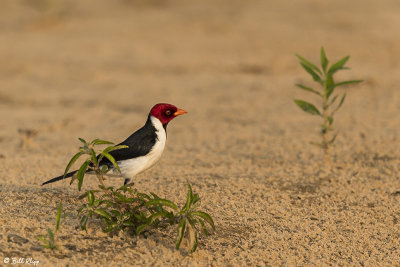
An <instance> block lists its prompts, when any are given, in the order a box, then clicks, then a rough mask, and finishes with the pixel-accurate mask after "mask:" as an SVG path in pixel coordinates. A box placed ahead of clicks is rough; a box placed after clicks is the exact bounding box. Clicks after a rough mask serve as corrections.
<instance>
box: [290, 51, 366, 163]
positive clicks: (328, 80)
mask: <svg viewBox="0 0 400 267" xmlns="http://www.w3.org/2000/svg"><path fill="white" fill-rule="evenodd" d="M297 57H298V58H299V60H300V65H301V66H302V67H303V69H304V70H305V71H306V72H307V73H308V74H310V75H311V77H312V78H313V80H314V81H315V82H317V83H318V84H319V85H320V86H319V89H318V90H317V89H314V88H312V87H308V86H305V85H303V84H296V86H297V87H299V88H301V89H303V90H305V91H308V92H311V93H313V94H316V95H318V96H319V97H320V98H321V102H322V103H321V104H322V106H321V108H320V109H318V108H317V107H315V106H314V105H313V104H311V103H309V102H306V101H304V100H299V99H295V100H294V102H295V103H296V104H297V105H298V106H299V107H300V108H301V109H302V110H303V111H305V112H307V113H309V114H311V115H317V116H320V117H321V118H322V121H323V122H322V124H321V136H322V142H312V144H314V145H317V146H319V147H321V148H322V149H323V150H324V152H325V157H327V156H328V155H329V148H330V147H331V146H332V145H333V143H334V142H335V139H336V136H337V133H335V134H333V136H331V135H330V132H332V131H333V130H334V129H333V127H332V124H333V117H334V115H335V113H336V112H337V111H338V110H339V109H340V107H341V106H342V105H343V103H344V100H345V98H346V93H343V94H342V95H341V97H340V100H339V102H338V103H336V100H337V99H338V98H339V94H334V92H335V89H336V88H337V87H340V86H343V85H349V84H355V83H360V82H362V80H348V81H342V82H335V80H334V77H333V76H334V74H335V73H336V72H337V71H339V70H346V69H349V68H348V67H345V64H346V62H347V61H348V60H349V58H350V56H346V57H344V58H342V59H341V60H339V61H337V62H336V63H334V64H332V65H331V66H329V67H328V64H329V61H328V58H327V57H326V54H325V50H324V48H323V47H321V68H318V67H317V66H315V65H314V64H312V63H310V62H309V61H308V60H306V59H305V58H303V57H302V56H300V55H297Z"/></svg>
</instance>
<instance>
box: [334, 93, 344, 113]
mask: <svg viewBox="0 0 400 267" xmlns="http://www.w3.org/2000/svg"><path fill="white" fill-rule="evenodd" d="M345 99H346V93H344V94H343V96H342V98H341V99H340V102H339V105H338V106H337V107H336V108H335V110H333V111H332V115H331V116H333V114H335V113H336V111H338V109H339V108H340V107H341V106H342V105H343V102H344V100H345Z"/></svg>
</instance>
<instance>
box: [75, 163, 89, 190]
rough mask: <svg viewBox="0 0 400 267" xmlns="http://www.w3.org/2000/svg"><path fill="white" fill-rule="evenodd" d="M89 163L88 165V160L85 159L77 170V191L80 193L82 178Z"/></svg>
mask: <svg viewBox="0 0 400 267" xmlns="http://www.w3.org/2000/svg"><path fill="white" fill-rule="evenodd" d="M89 163H90V159H87V160H86V161H85V162H84V163H83V164H82V166H81V167H80V168H79V170H78V174H77V179H78V190H79V191H81V188H82V183H83V177H84V176H85V172H86V170H87V168H88V167H89Z"/></svg>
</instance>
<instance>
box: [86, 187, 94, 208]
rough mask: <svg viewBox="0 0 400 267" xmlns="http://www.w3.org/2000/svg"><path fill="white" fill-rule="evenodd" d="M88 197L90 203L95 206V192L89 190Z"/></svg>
mask: <svg viewBox="0 0 400 267" xmlns="http://www.w3.org/2000/svg"><path fill="white" fill-rule="evenodd" d="M87 197H88V202H89V205H90V206H93V203H94V194H93V192H92V191H89V192H88V194H87Z"/></svg>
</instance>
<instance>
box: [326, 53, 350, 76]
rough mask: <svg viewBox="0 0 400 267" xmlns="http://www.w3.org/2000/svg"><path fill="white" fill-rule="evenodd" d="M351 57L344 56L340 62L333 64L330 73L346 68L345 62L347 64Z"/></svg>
mask: <svg viewBox="0 0 400 267" xmlns="http://www.w3.org/2000/svg"><path fill="white" fill-rule="evenodd" d="M349 58H350V56H347V57H344V58H342V59H341V60H339V61H338V62H336V63H335V64H333V65H332V66H331V67H330V68H329V70H328V73H330V74H334V73H335V72H337V71H338V70H340V69H343V68H344V64H346V62H347V61H348V60H349Z"/></svg>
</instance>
